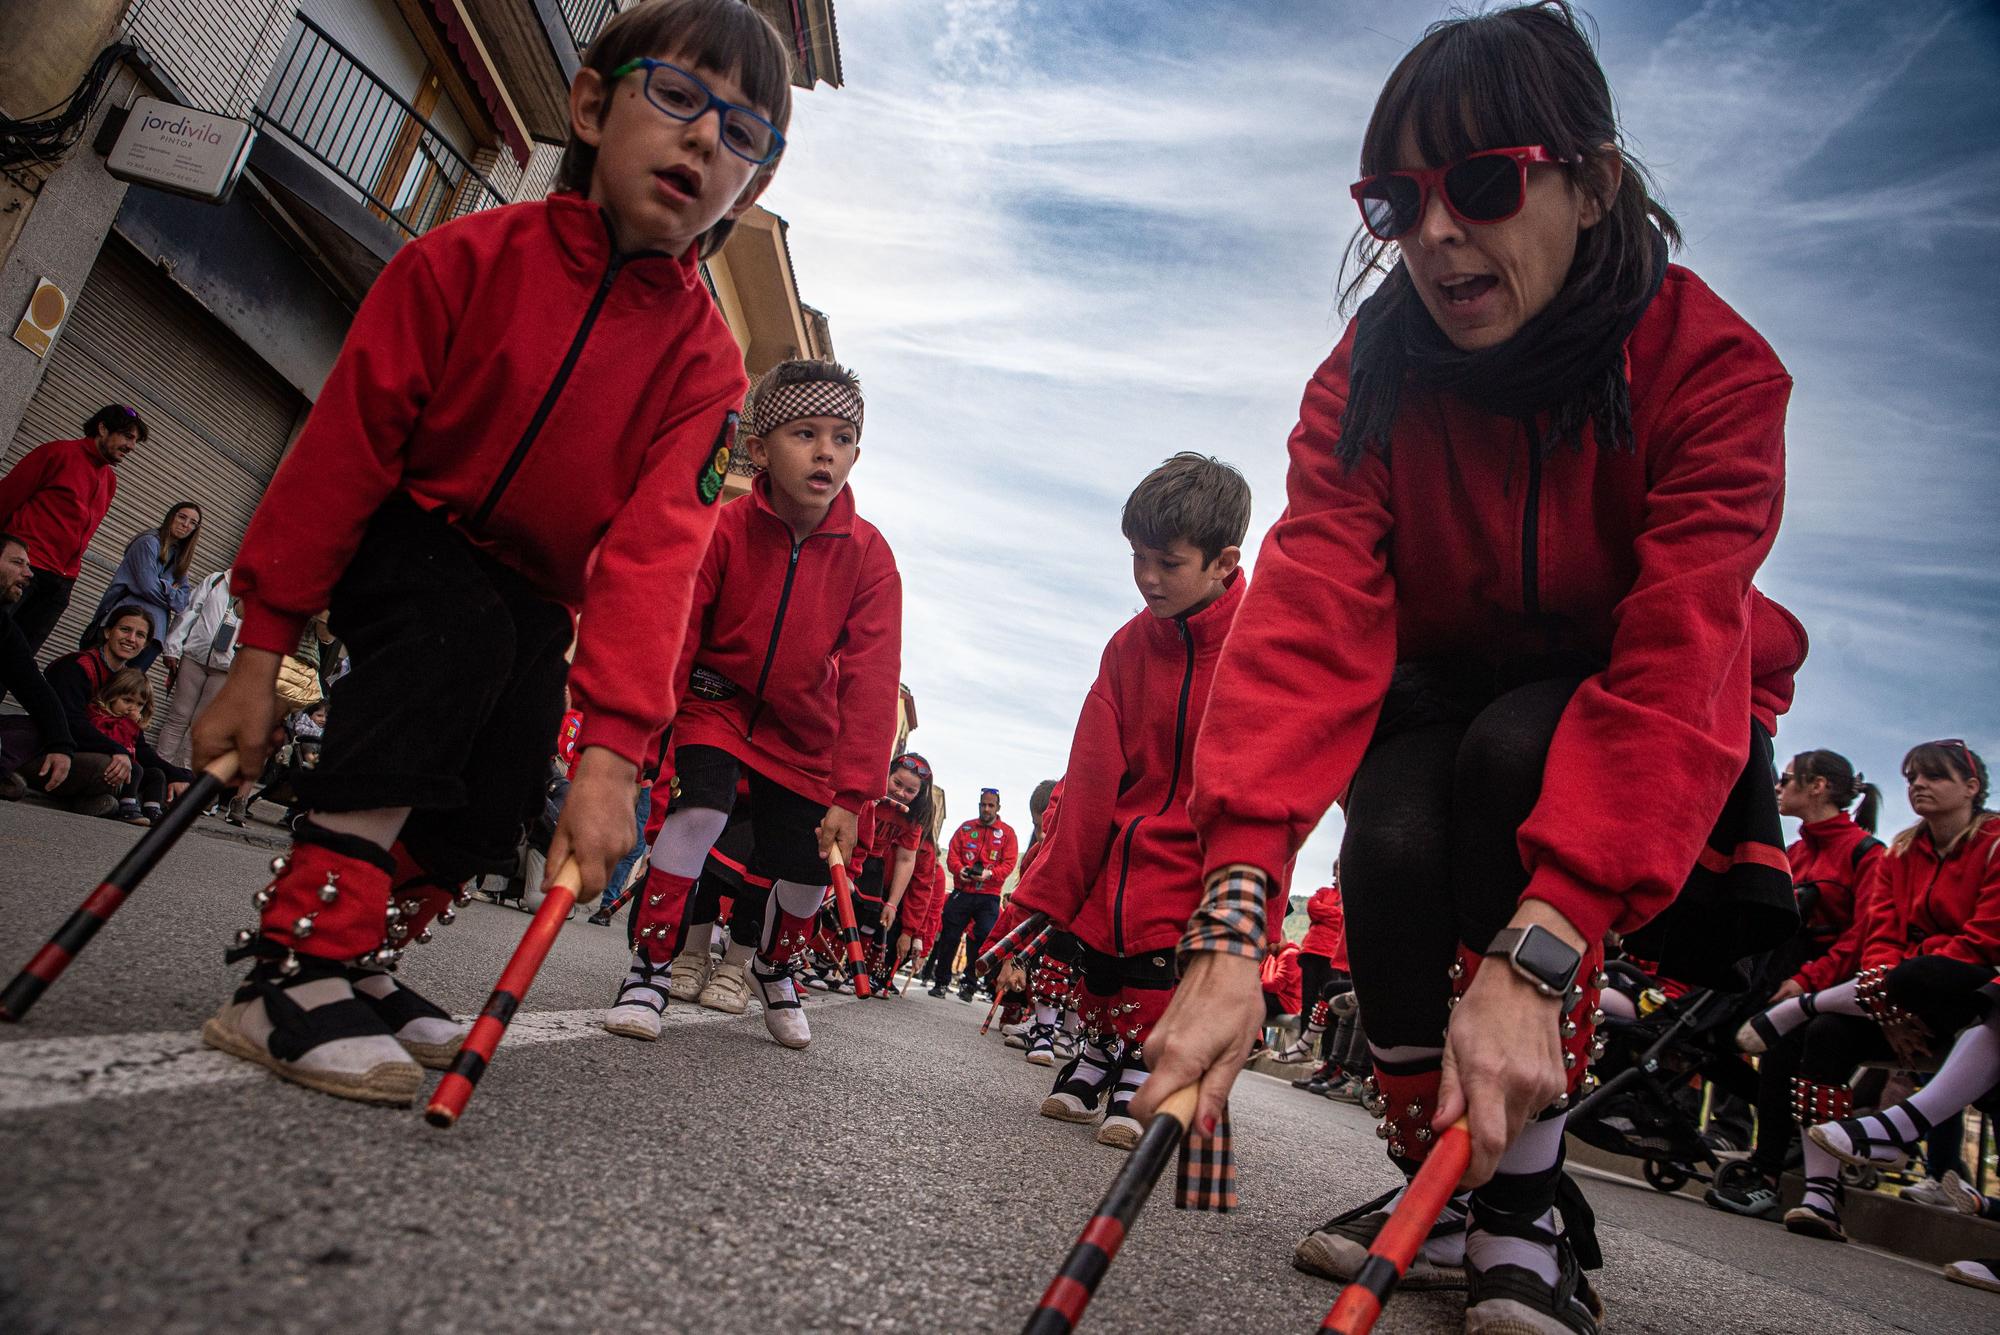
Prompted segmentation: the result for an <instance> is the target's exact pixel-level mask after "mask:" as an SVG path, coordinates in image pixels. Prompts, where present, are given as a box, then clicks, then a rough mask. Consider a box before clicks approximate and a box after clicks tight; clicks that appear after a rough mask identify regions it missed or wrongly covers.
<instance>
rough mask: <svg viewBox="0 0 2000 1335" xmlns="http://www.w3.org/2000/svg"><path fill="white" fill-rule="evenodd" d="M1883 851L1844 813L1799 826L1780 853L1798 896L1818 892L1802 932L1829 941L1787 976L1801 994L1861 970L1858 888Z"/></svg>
mask: <svg viewBox="0 0 2000 1335" xmlns="http://www.w3.org/2000/svg"><path fill="white" fill-rule="evenodd" d="M1864 844H1865V845H1866V847H1865V848H1864V847H1863V845H1864ZM1882 852H1883V846H1882V841H1881V840H1879V839H1875V838H1874V837H1873V836H1872V835H1870V834H1869V833H1868V831H1866V830H1864V829H1862V828H1861V827H1860V826H1859V825H1856V824H1855V823H1854V817H1852V816H1850V815H1848V814H1847V813H1846V812H1845V811H1842V812H1839V813H1838V814H1836V815H1833V816H1829V817H1827V818H1826V819H1825V820H1816V821H1809V822H1807V823H1805V824H1802V825H1800V826H1799V837H1798V838H1797V839H1795V840H1793V841H1792V846H1791V847H1790V848H1787V849H1786V850H1785V856H1786V857H1787V858H1789V859H1790V860H1791V864H1792V884H1793V885H1795V886H1797V887H1798V888H1799V890H1800V891H1802V892H1803V891H1805V890H1807V889H1808V888H1810V889H1814V890H1817V891H1818V892H1819V894H1818V898H1817V901H1816V902H1815V903H1814V905H1813V910H1812V912H1811V913H1810V914H1808V915H1807V916H1806V930H1807V931H1809V932H1811V933H1812V935H1813V937H1814V938H1815V939H1816V940H1819V941H1825V942H1830V944H1829V945H1828V946H1827V950H1826V953H1825V954H1823V955H1821V956H1819V957H1818V958H1817V959H1812V960H1808V961H1806V963H1805V966H1804V967H1803V968H1801V969H1800V970H1799V971H1798V972H1797V973H1795V974H1793V975H1792V977H1793V979H1794V980H1795V981H1797V983H1798V984H1799V986H1801V987H1803V988H1805V990H1806V991H1808V992H1818V991H1820V990H1821V989H1823V988H1828V987H1832V986H1833V985H1834V984H1835V983H1844V982H1846V981H1847V980H1848V979H1850V978H1852V977H1854V975H1855V974H1856V973H1857V972H1858V971H1859V970H1860V967H1861V938H1862V935H1863V933H1864V932H1865V931H1866V921H1865V920H1866V914H1865V913H1864V912H1863V911H1862V906H1861V887H1862V886H1863V885H1865V884H1866V883H1867V881H1868V878H1869V877H1870V876H1871V875H1873V874H1874V870H1875V864H1876V863H1878V862H1880V861H1881V860H1882Z"/></svg>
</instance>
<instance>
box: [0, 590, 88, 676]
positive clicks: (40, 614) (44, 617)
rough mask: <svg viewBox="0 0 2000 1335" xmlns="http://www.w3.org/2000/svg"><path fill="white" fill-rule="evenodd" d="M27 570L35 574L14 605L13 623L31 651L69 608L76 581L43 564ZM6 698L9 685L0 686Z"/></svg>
mask: <svg viewBox="0 0 2000 1335" xmlns="http://www.w3.org/2000/svg"><path fill="white" fill-rule="evenodd" d="M28 569H29V570H31V571H33V572H34V576H35V577H34V579H33V580H32V581H31V582H30V583H29V585H28V591H27V592H26V593H23V594H22V595H21V601H20V602H18V603H15V604H14V626H15V628H16V629H17V630H19V631H20V632H21V638H23V639H25V640H26V641H27V642H28V652H29V653H36V652H39V651H40V649H41V647H42V643H43V641H45V640H47V639H48V638H49V634H50V632H52V631H53V630H55V628H56V622H58V621H60V620H62V614H63V613H64V612H65V611H66V610H68V608H69V592H70V589H71V588H73V587H74V586H75V584H76V581H75V580H73V579H70V578H69V577H68V576H66V575H58V574H57V573H56V572H55V571H53V570H44V569H42V568H41V567H40V566H34V565H31V566H29V567H28ZM6 698H7V688H6V687H5V686H0V700H5V699H6Z"/></svg>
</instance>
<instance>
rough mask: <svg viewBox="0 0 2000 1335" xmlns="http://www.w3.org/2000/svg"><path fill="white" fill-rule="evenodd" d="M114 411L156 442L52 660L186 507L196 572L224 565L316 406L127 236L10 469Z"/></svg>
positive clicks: (106, 267) (127, 471)
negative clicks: (193, 526) (129, 558)
mask: <svg viewBox="0 0 2000 1335" xmlns="http://www.w3.org/2000/svg"><path fill="white" fill-rule="evenodd" d="M107 403H129V404H131V405H132V406H133V407H135V408H137V409H138V410H139V413H140V415H141V416H142V417H144V418H145V419H146V424H147V426H148V427H150V428H151V436H150V438H149V439H148V440H147V442H146V443H145V444H143V445H141V446H140V447H139V448H138V449H136V450H134V451H133V452H132V454H131V455H130V457H128V458H127V459H126V460H125V462H124V463H122V464H120V465H119V467H118V495H117V497H116V498H115V499H114V500H113V501H112V503H111V511H110V513H109V514H107V515H106V516H105V518H104V523H103V524H102V525H101V526H100V527H99V528H98V530H97V535H96V537H94V538H93V539H92V540H91V543H90V548H89V550H88V551H87V552H86V553H85V554H84V562H83V569H82V571H81V572H80V573H79V574H78V576H77V581H76V590H75V593H74V594H73V595H72V596H71V599H70V605H69V610H68V611H67V612H66V613H64V615H63V619H62V621H61V623H60V624H59V625H58V626H57V627H56V630H55V632H54V634H52V635H50V637H49V641H48V643H47V644H46V645H45V646H44V647H43V651H42V652H43V657H44V658H45V659H46V658H48V657H53V656H55V655H57V654H62V653H67V652H69V651H70V650H72V649H74V648H75V647H76V642H77V637H78V636H80V635H81V634H82V633H83V628H84V626H85V625H86V623H87V622H88V621H89V618H90V614H91V613H92V612H93V611H94V610H96V607H97V600H98V599H99V598H101V597H103V596H104V590H105V589H106V588H107V587H109V585H110V583H111V576H112V573H113V572H114V571H116V570H117V568H118V562H119V560H120V559H121V558H122V557H123V556H124V554H125V547H126V545H127V544H128V543H130V542H131V541H132V539H133V538H134V537H136V536H138V535H139V534H140V533H142V532H145V531H146V530H149V529H155V528H158V527H159V525H160V521H161V520H162V519H163V518H165V516H166V513H167V508H168V507H169V506H171V505H173V504H174V503H175V502H177V501H193V502H195V503H196V504H197V505H199V506H201V508H202V528H201V533H200V535H199V536H198V537H197V538H196V540H195V551H194V562H193V564H192V566H191V567H190V571H191V573H193V574H194V576H195V577H196V578H199V577H201V576H203V575H206V574H208V573H209V572H210V571H212V570H216V569H218V568H220V567H223V566H226V565H227V564H228V563H229V562H230V561H231V560H232V559H233V558H234V557H235V555H236V548H237V544H238V543H240V542H241V541H242V539H243V530H244V528H245V526H247V525H248V524H249V522H250V515H251V512H252V511H253V510H255V509H256V506H257V500H258V498H259V497H260V496H262V495H263V493H264V488H265V486H266V485H267V484H268V483H269V482H270V480H271V474H272V473H273V472H274V471H276V469H277V467H278V460H279V458H280V457H281V456H282V455H283V454H284V452H285V446H286V445H287V443H288V442H289V441H290V440H291V437H292V433H293V428H294V425H295V424H296V423H298V422H299V421H300V420H302V419H301V415H302V414H303V412H304V410H305V408H306V403H305V400H304V399H302V398H301V397H300V396H299V394H298V392H297V391H296V390H294V389H293V388H292V387H291V386H290V385H288V384H286V383H285V382H284V381H283V380H281V379H280V378H279V377H278V376H277V375H276V374H275V373H274V372H272V371H271V370H270V369H269V368H267V367H266V366H264V364H263V363H262V362H261V361H259V360H258V358H257V356H256V354H255V353H253V352H252V351H251V350H250V349H249V347H248V346H247V345H245V344H244V343H243V342H242V341H240V340H239V339H237V338H236V337H235V336H234V335H233V334H231V333H230V332H229V331H228V330H226V329H224V328H223V327H222V326H221V324H219V323H218V322H217V321H216V320H215V319H214V318H213V317H212V316H210V315H209V314H208V312H207V311H205V310H203V309H202V308H201V306H200V304H199V303H198V302H196V301H195V300H194V298H192V297H190V296H189V295H188V294H187V293H185V292H183V291H181V290H180V289H179V288H177V287H175V286H174V285H173V283H172V282H170V281H169V280H168V279H167V278H166V276H165V275H163V274H162V273H160V271H159V270H158V269H157V268H155V267H154V266H152V265H151V264H149V263H147V262H146V261H145V260H144V259H143V258H142V257H141V256H140V255H139V254H138V252H137V251H135V250H133V249H132V248H131V247H130V246H129V245H127V244H126V243H125V242H124V241H122V240H119V239H118V238H117V237H116V236H113V237H111V238H109V239H107V240H106V242H105V244H104V249H103V250H102V251H101V252H100V253H99V254H98V257H97V263H96V265H95V266H94V267H93V268H92V269H91V272H90V278H89V280H88V281H87V282H86V283H85V284H84V288H83V293H82V295H81V296H79V297H78V298H77V301H76V305H75V307H74V309H73V310H72V311H71V312H70V317H69V320H68V322H67V323H66V324H65V325H64V327H63V332H62V337H61V339H60V340H59V341H58V342H57V343H56V346H55V348H54V350H53V351H51V352H50V354H49V365H48V369H47V372H46V373H45V374H44V376H43V378H42V383H41V386H40V388H38V389H37V390H36V391H35V395H34V397H33V399H31V400H30V401H29V404H28V408H27V411H26V413H25V414H24V415H23V416H22V418H21V427H20V430H19V431H18V432H16V433H15V436H14V440H13V444H12V445H11V447H10V448H9V449H8V451H7V455H6V458H5V461H4V464H0V468H4V467H12V466H13V464H14V462H15V461H16V460H17V459H19V458H20V457H21V456H22V455H23V454H25V453H27V452H28V451H29V450H31V449H33V448H34V447H35V446H37V445H39V444H41V443H42V442H43V441H45V440H63V439H69V438H73V437H75V436H78V435H81V434H82V426H83V422H84V419H85V418H87V417H89V416H90V415H91V414H92V413H94V412H96V411H97V410H98V409H99V408H101V407H103V406H104V405H105V404H107ZM159 680H160V678H159V675H158V674H157V673H156V674H155V683H156V685H157V684H158V682H159Z"/></svg>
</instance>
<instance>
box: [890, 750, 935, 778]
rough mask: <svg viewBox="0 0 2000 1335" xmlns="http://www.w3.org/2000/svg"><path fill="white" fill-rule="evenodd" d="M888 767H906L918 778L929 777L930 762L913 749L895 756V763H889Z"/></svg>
mask: <svg viewBox="0 0 2000 1335" xmlns="http://www.w3.org/2000/svg"><path fill="white" fill-rule="evenodd" d="M889 768H891V769H906V770H908V771H910V773H912V774H914V775H916V776H917V777H918V778H919V779H928V778H930V777H931V766H930V762H929V761H927V760H925V759H924V758H923V757H922V756H920V755H918V754H917V753H916V752H915V751H905V752H903V754H902V755H900V756H897V757H896V763H895V764H893V765H891V766H890V767H889Z"/></svg>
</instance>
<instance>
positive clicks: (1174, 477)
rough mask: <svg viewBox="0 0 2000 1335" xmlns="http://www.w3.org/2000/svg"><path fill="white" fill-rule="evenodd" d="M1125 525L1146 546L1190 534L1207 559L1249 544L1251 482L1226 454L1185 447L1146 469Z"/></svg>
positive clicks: (1122, 522) (1166, 544) (1129, 505)
mask: <svg viewBox="0 0 2000 1335" xmlns="http://www.w3.org/2000/svg"><path fill="white" fill-rule="evenodd" d="M1119 528H1120V529H1122V530H1123V531H1124V534H1125V536H1126V537H1127V538H1129V539H1130V540H1131V541H1133V542H1136V543H1138V544H1139V545H1140V546H1142V547H1161V548H1164V547H1171V546H1173V545H1174V543H1175V542H1177V541H1180V540H1181V539H1186V540H1187V542H1188V543H1189V544H1190V545H1191V546H1194V547H1198V548H1200V549H1201V559H1202V562H1203V564H1210V563H1212V562H1214V560H1215V558H1216V557H1218V556H1220V555H1222V549H1223V548H1225V547H1240V546H1242V545H1243V535H1244V534H1245V533H1246V532H1247V531H1248V530H1249V528H1250V484H1249V483H1248V482H1245V481H1244V480H1243V474H1241V473H1239V472H1237V471H1236V470H1235V469H1234V468H1232V467H1230V466H1229V465H1228V464H1226V463H1224V462H1222V460H1220V459H1216V458H1213V457H1211V456H1209V455H1206V454H1196V453H1194V452H1192V451H1187V450H1184V451H1182V452H1181V453H1179V454H1176V455H1175V456H1174V457H1173V458H1171V459H1169V460H1167V461H1166V462H1165V463H1163V464H1161V465H1160V466H1159V467H1158V468H1155V469H1154V470H1153V471H1152V472H1150V473H1148V474H1146V478H1145V480H1144V481H1143V482H1141V483H1140V484H1139V485H1138V486H1136V487H1134V488H1133V489H1132V494H1131V495H1130V496H1128V497H1126V499H1125V513H1124V514H1123V516H1121V518H1120V520H1119Z"/></svg>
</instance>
